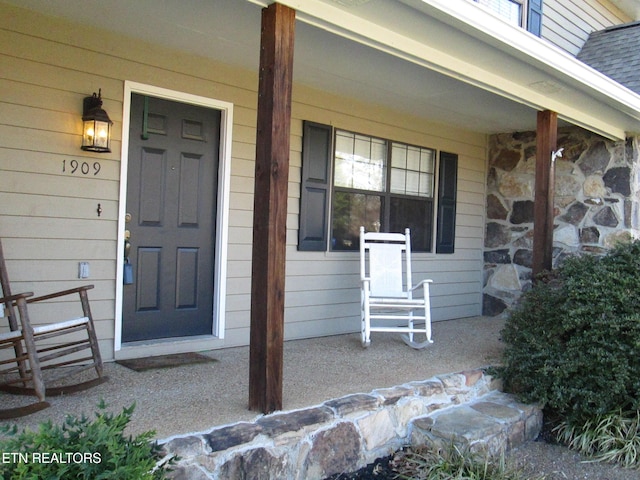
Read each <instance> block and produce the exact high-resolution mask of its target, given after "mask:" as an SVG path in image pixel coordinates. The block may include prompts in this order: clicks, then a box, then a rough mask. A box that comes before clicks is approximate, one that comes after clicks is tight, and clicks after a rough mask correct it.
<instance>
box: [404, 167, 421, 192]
mask: <svg viewBox="0 0 640 480" xmlns="http://www.w3.org/2000/svg"><path fill="white" fill-rule="evenodd" d="M419 187H420V174H419V173H418V172H407V192H406V193H407V194H408V195H418V194H419V193H420V188H419Z"/></svg>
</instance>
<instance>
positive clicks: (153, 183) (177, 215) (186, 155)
mask: <svg viewBox="0 0 640 480" xmlns="http://www.w3.org/2000/svg"><path fill="white" fill-rule="evenodd" d="M219 140H220V112H219V111H217V110H213V109H208V108H204V107H199V106H194V105H187V104H182V103H177V102H173V101H169V100H163V99H159V98H154V97H148V96H142V95H137V94H133V95H132V98H131V122H130V130H129V165H128V182H127V223H126V229H127V231H128V235H129V240H130V245H131V247H130V250H129V263H130V264H131V265H132V267H133V280H132V283H130V284H127V285H124V300H123V323H122V325H123V327H122V341H123V342H133V341H138V340H150V339H159V338H170V337H185V336H192V335H206V334H211V333H212V326H213V268H214V245H215V211H216V205H215V202H216V194H217V171H218V155H219V143H220V142H219Z"/></svg>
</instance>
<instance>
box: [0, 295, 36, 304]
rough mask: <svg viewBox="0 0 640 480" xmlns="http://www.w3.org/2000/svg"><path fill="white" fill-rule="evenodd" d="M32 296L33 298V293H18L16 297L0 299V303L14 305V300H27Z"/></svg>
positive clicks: (10, 296)
mask: <svg viewBox="0 0 640 480" xmlns="http://www.w3.org/2000/svg"><path fill="white" fill-rule="evenodd" d="M32 296H33V292H23V293H18V294H16V295H9V296H8V297H0V303H5V302H10V303H15V302H16V300H18V299H20V298H27V297H32ZM27 301H28V300H27Z"/></svg>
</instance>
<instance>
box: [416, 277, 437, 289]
mask: <svg viewBox="0 0 640 480" xmlns="http://www.w3.org/2000/svg"><path fill="white" fill-rule="evenodd" d="M425 283H433V280H431V279H430V278H428V279H425V280H421V281H420V282H419V283H417V284H416V285H414V286H413V287H411V289H410V290H416V289H418V288H419V287H422V286H423V285H424V284H425Z"/></svg>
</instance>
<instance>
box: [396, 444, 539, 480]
mask: <svg viewBox="0 0 640 480" xmlns="http://www.w3.org/2000/svg"><path fill="white" fill-rule="evenodd" d="M393 463H394V467H395V470H396V471H397V472H398V476H397V477H396V478H398V479H404V480H445V479H446V480H524V479H525V478H527V479H528V478H530V477H526V476H525V475H524V473H523V472H522V471H521V470H519V469H516V468H514V467H510V466H508V465H507V464H506V461H505V458H504V456H500V457H498V458H495V459H493V458H490V457H484V456H481V455H474V454H472V453H469V452H466V451H462V450H460V449H459V448H458V447H457V446H455V445H452V446H451V447H449V448H448V449H447V450H445V451H433V450H430V449H428V448H426V447H416V448H409V449H407V450H406V451H404V452H399V453H398V454H397V455H396V457H395V458H394V461H393ZM543 478H544V477H538V479H537V480H543Z"/></svg>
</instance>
